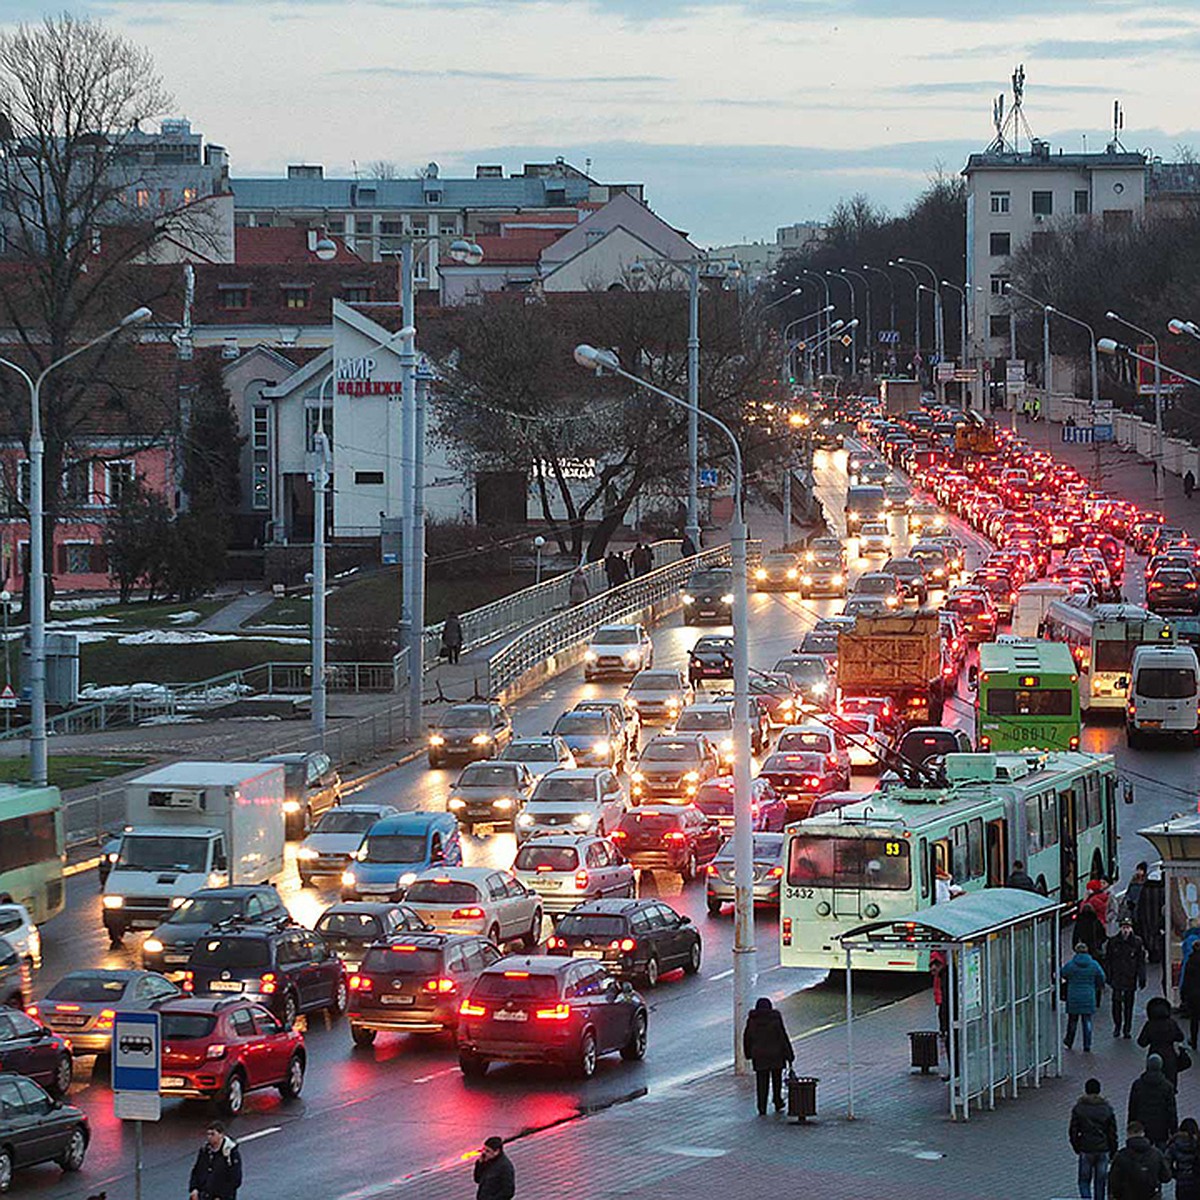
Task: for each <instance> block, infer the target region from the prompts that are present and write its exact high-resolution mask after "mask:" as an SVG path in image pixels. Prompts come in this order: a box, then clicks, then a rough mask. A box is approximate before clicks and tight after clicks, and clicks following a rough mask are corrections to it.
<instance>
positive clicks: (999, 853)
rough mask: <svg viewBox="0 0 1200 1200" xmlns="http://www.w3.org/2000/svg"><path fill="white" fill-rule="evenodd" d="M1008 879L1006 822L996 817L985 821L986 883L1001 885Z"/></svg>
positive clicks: (991, 885) (995, 885) (989, 885)
mask: <svg viewBox="0 0 1200 1200" xmlns="http://www.w3.org/2000/svg"><path fill="white" fill-rule="evenodd" d="M1007 879H1008V822H1007V821H1006V820H1005V819H1004V818H1003V817H997V818H996V820H994V821H989V822H988V823H987V885H988V887H1003V886H1004V884H1005V881H1006V880H1007Z"/></svg>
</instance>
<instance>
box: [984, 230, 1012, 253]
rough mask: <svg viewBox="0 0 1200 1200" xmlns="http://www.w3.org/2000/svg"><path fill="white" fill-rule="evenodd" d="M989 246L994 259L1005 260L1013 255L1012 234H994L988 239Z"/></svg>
mask: <svg viewBox="0 0 1200 1200" xmlns="http://www.w3.org/2000/svg"><path fill="white" fill-rule="evenodd" d="M988 246H989V249H990V251H991V254H992V257H993V258H1003V257H1005V256H1006V255H1008V254H1011V253H1012V234H1010V233H993V234H991V235H990V236H989V238H988Z"/></svg>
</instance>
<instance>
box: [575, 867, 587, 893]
mask: <svg viewBox="0 0 1200 1200" xmlns="http://www.w3.org/2000/svg"><path fill="white" fill-rule="evenodd" d="M587 885H588V873H587V872H586V871H576V872H575V886H576V887H577V888H580V889H583V888H585V887H587Z"/></svg>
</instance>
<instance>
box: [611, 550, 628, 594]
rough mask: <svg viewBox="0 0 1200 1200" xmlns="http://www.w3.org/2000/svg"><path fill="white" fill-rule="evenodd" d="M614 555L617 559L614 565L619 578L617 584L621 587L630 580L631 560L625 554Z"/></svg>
mask: <svg viewBox="0 0 1200 1200" xmlns="http://www.w3.org/2000/svg"><path fill="white" fill-rule="evenodd" d="M613 557H614V558H615V559H616V563H615V564H614V567H613V570H614V573H615V575H616V580H617V582H616V584H615V586H616V587H620V586H621V584H623V583H628V582H629V561H628V559H626V557H625V555H623V554H615V555H614V556H613Z"/></svg>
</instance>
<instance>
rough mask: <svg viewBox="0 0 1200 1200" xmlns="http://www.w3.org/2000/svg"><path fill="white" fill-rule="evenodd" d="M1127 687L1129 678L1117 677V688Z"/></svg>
mask: <svg viewBox="0 0 1200 1200" xmlns="http://www.w3.org/2000/svg"><path fill="white" fill-rule="evenodd" d="M1128 686H1129V676H1128V675H1121V676H1119V677H1118V679H1117V687H1119V688H1127V687H1128Z"/></svg>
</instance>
